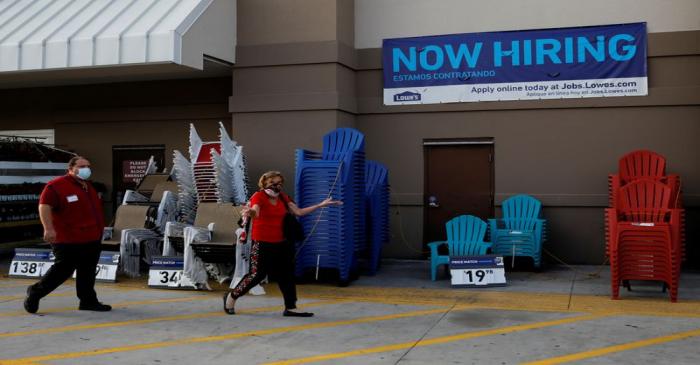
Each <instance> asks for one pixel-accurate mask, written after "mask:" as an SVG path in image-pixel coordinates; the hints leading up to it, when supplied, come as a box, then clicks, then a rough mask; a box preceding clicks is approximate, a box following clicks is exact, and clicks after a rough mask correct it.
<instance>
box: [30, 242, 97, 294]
mask: <svg viewBox="0 0 700 365" xmlns="http://www.w3.org/2000/svg"><path fill="white" fill-rule="evenodd" d="M51 247H52V248H53V254H54V256H55V257H56V259H55V261H54V264H53V266H51V268H50V269H49V271H47V272H46V275H44V277H42V278H41V280H39V282H37V283H36V284H34V285H32V286H30V287H29V295H31V296H33V297H36V298H43V297H45V296H47V295H49V293H51V292H52V291H53V290H54V289H56V288H58V286H59V285H61V284H63V282H65V281H66V280H67V279H68V278H70V277H71V276H72V275H73V271H75V272H76V277H75V289H76V292H77V294H78V298H79V299H80V303H83V304H93V303H97V293H95V272H96V270H97V262H98V261H99V260H100V251H101V244H100V241H95V242H90V243H69V244H55V245H51Z"/></svg>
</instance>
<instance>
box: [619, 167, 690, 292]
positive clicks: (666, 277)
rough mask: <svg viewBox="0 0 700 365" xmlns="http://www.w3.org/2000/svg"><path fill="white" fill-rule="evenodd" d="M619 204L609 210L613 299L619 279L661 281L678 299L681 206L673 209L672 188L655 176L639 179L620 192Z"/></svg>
mask: <svg viewBox="0 0 700 365" xmlns="http://www.w3.org/2000/svg"><path fill="white" fill-rule="evenodd" d="M618 198H619V200H618V203H619V204H618V206H617V207H616V208H608V209H606V220H607V222H606V223H607V224H606V226H607V230H608V232H607V236H608V241H609V242H608V255H609V256H610V271H611V284H612V298H613V299H618V298H619V292H620V282H621V281H627V280H655V281H662V282H664V283H665V285H667V286H668V288H669V292H670V296H671V301H672V302H675V301H676V300H677V298H678V281H679V277H680V260H681V234H680V232H681V213H682V209H677V208H670V205H671V204H670V202H671V199H672V192H671V188H670V187H669V186H668V185H666V184H664V183H662V182H659V181H656V180H653V179H638V180H635V181H633V182H630V183H629V184H626V185H625V186H623V187H622V188H620V191H619V197H618Z"/></svg>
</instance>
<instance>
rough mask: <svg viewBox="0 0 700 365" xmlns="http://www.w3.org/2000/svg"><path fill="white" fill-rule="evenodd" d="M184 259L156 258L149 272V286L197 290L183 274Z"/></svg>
mask: <svg viewBox="0 0 700 365" xmlns="http://www.w3.org/2000/svg"><path fill="white" fill-rule="evenodd" d="M183 267H184V262H183V258H182V257H169V256H155V257H153V259H152V260H151V268H150V270H149V271H148V286H150V287H152V288H168V289H197V287H196V286H195V285H194V284H193V283H192V282H191V281H190V280H189V279H188V278H187V277H186V276H185V275H184V274H183Z"/></svg>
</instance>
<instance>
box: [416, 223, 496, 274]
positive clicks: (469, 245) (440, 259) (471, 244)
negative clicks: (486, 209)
mask: <svg viewBox="0 0 700 365" xmlns="http://www.w3.org/2000/svg"><path fill="white" fill-rule="evenodd" d="M486 228H487V224H486V222H484V221H482V220H481V219H479V218H477V217H475V216H473V215H460V216H457V217H454V218H452V219H450V220H449V221H447V223H445V229H446V230H447V241H436V242H430V243H428V247H430V278H431V279H432V280H433V281H435V278H436V276H437V268H438V266H440V265H448V264H449V263H450V256H474V255H485V254H486V253H487V251H488V250H489V248H491V244H490V243H488V242H484V236H486ZM444 244H447V248H448V250H449V255H438V247H439V246H441V245H444Z"/></svg>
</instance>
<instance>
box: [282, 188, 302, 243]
mask: <svg viewBox="0 0 700 365" xmlns="http://www.w3.org/2000/svg"><path fill="white" fill-rule="evenodd" d="M284 206H285V208H287V214H285V215H284V220H283V221H282V231H283V233H284V238H286V239H287V240H288V241H291V242H299V241H303V240H304V228H303V227H302V226H301V223H300V222H299V220H297V217H296V216H295V215H294V214H292V212H291V211H290V210H289V198H287V197H285V199H284Z"/></svg>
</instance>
